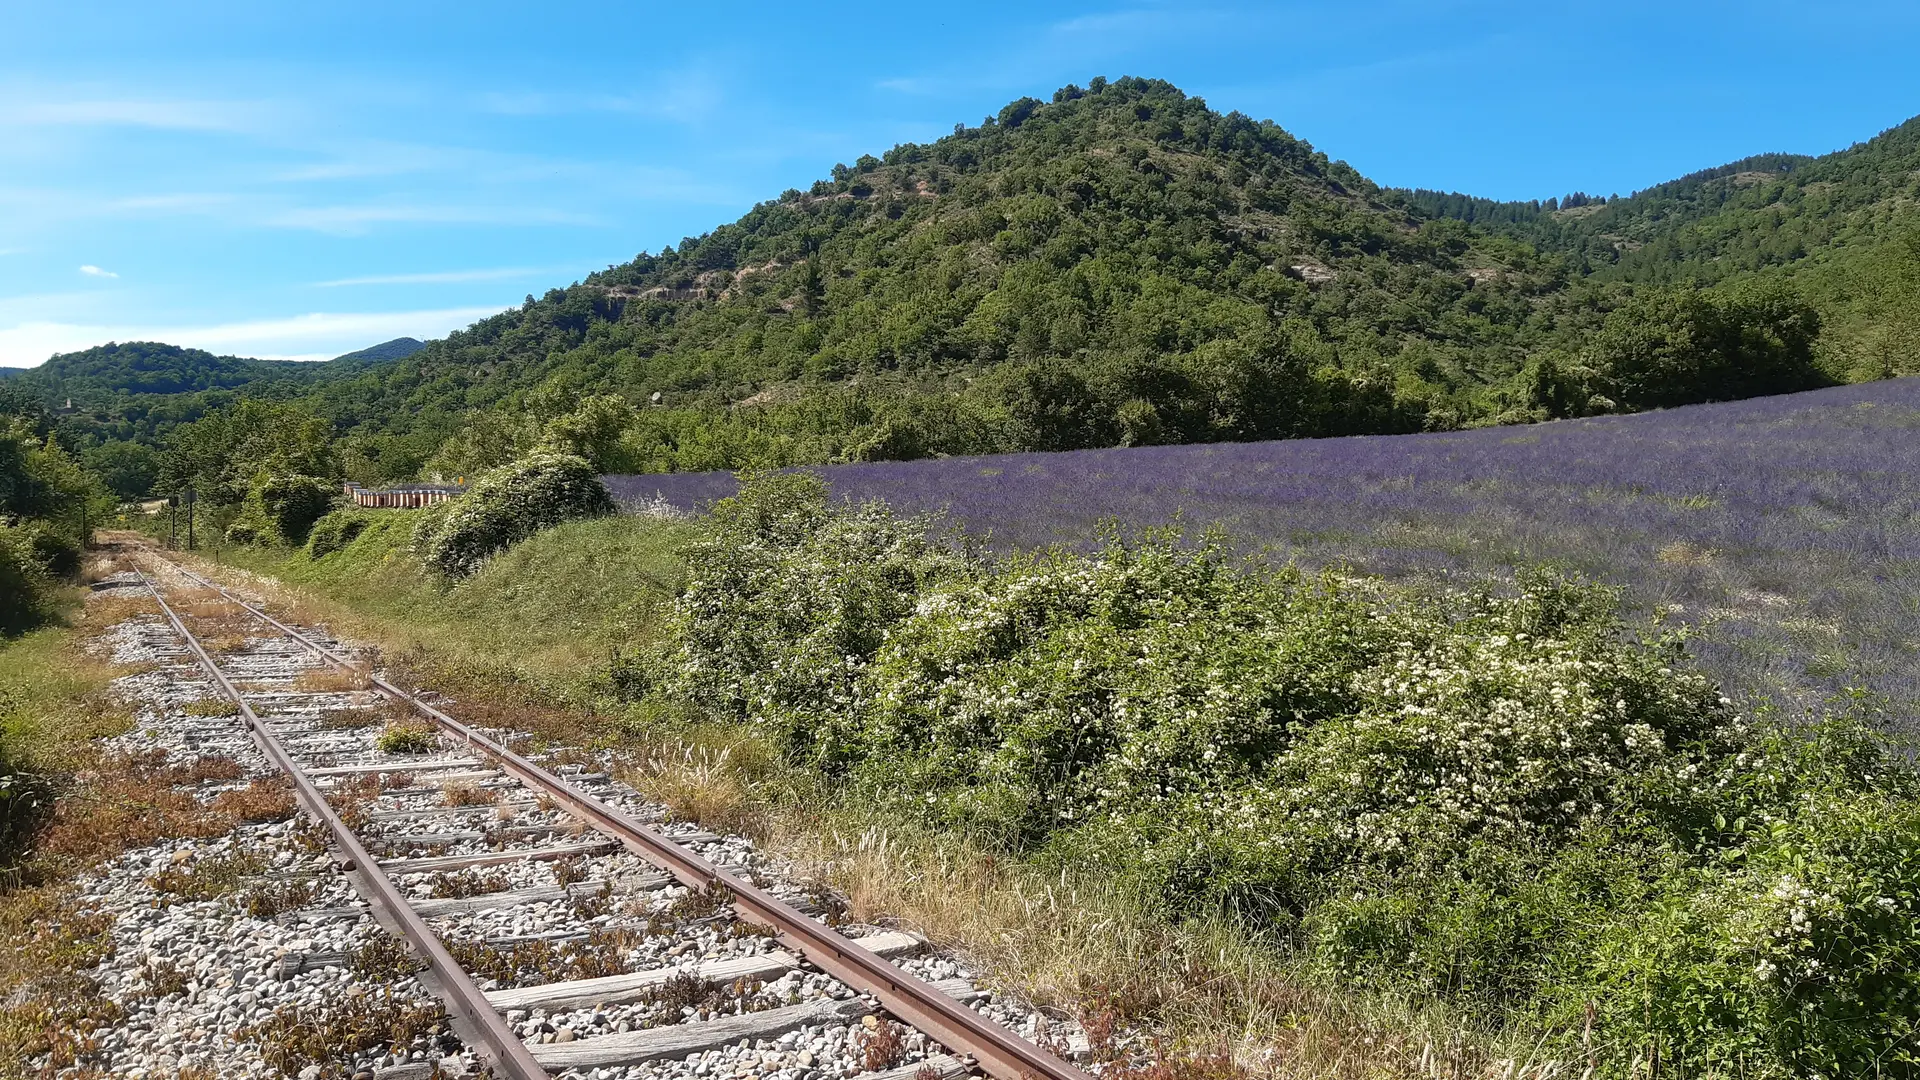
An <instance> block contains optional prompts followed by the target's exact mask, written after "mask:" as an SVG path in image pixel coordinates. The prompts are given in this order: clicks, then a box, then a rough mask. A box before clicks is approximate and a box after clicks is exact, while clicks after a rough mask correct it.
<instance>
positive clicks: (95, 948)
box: [0, 886, 125, 1076]
mask: <svg viewBox="0 0 1920 1080" xmlns="http://www.w3.org/2000/svg"><path fill="white" fill-rule="evenodd" d="M112 925H113V917H112V916H110V915H104V914H100V913H97V912H92V911H88V910H86V909H83V908H82V907H81V906H80V905H79V903H78V901H77V899H76V897H75V896H74V895H73V894H72V892H70V891H69V890H68V889H67V888H66V887H65V886H45V887H39V888H23V889H15V890H13V891H11V892H7V893H0V947H3V948H4V951H5V955H6V957H7V961H6V963H4V964H0V1075H4V1076H28V1075H37V1073H36V1072H35V1070H33V1069H30V1068H28V1064H27V1063H28V1062H29V1061H30V1060H31V1059H33V1058H35V1057H42V1056H44V1059H45V1062H46V1064H47V1066H48V1067H49V1068H50V1069H63V1068H67V1067H69V1066H72V1065H75V1064H76V1063H77V1062H78V1061H79V1060H80V1059H82V1058H84V1057H85V1056H87V1055H88V1054H89V1053H91V1052H92V1050H93V1049H94V1048H95V1047H96V1046H97V1045H98V1043H99V1039H100V1037H101V1036H102V1035H104V1034H106V1033H107V1032H108V1031H110V1030H111V1029H112V1028H113V1027H114V1026H115V1025H117V1024H119V1023H120V1022H121V1021H122V1020H124V1019H125V1012H124V1010H122V1009H121V1007H120V1006H119V1005H117V1004H115V1003H113V1002H112V1001H109V1000H107V999H106V998H105V997H104V996H103V995H102V994H101V993H100V987H99V984H98V982H97V981H96V980H95V979H94V977H93V976H92V974H91V972H92V970H93V969H94V968H95V967H97V966H98V965H99V964H100V962H101V961H103V960H106V959H107V958H109V957H111V956H112V955H113V935H112V934H110V933H108V931H109V929H110V928H111V927H112Z"/></svg>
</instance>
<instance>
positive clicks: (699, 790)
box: [220, 511, 1546, 1077]
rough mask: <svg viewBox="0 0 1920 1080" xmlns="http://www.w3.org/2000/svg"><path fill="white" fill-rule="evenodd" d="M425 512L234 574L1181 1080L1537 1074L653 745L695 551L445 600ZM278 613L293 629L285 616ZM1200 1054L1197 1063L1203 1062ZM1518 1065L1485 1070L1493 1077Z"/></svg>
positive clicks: (549, 556) (750, 766)
mask: <svg viewBox="0 0 1920 1080" xmlns="http://www.w3.org/2000/svg"><path fill="white" fill-rule="evenodd" d="M414 517H415V515H414V514H412V513H410V512H405V511H392V512H385V513H380V514H376V515H371V518H372V521H373V524H372V525H370V526H369V527H368V528H367V529H366V531H365V532H363V533H362V534H361V535H360V536H358V537H357V538H355V539H354V540H353V541H351V542H350V543H348V544H347V545H346V546H345V547H344V548H343V549H342V550H340V551H338V552H335V553H333V554H330V555H327V556H324V557H322V558H320V559H312V558H310V557H309V556H308V555H307V554H306V553H305V552H303V551H297V550H296V551H287V550H278V551H271V550H269V551H261V550H248V549H228V550H226V551H223V552H221V553H220V558H221V561H222V562H223V563H225V564H226V565H228V566H229V567H233V568H238V569H242V570H245V571H249V572H251V573H253V574H255V575H259V578H260V580H259V581H257V584H258V585H259V586H260V587H261V588H263V589H264V590H265V591H267V592H268V593H269V594H272V595H273V596H274V597H275V599H276V600H277V601H278V602H279V603H281V604H284V605H290V606H291V609H292V610H294V611H296V612H297V613H298V614H299V616H300V617H301V618H303V619H307V620H316V619H319V620H325V621H327V622H329V623H330V624H331V625H333V626H334V627H335V629H336V630H337V631H338V632H340V633H343V634H345V635H348V636H351V637H355V638H358V639H361V640H364V641H368V642H373V643H377V644H379V645H380V646H382V647H383V650H384V654H385V660H386V662H387V663H389V664H390V665H392V664H397V665H398V666H400V667H403V668H405V669H407V676H408V677H409V678H412V679H414V680H415V681H417V682H419V683H422V684H425V685H428V686H431V687H433V688H435V689H438V690H440V691H442V692H445V693H448V694H450V695H452V696H453V697H455V698H456V700H457V701H458V702H459V705H458V711H459V712H460V713H461V715H463V716H465V717H481V716H486V715H489V714H492V715H497V716H499V717H501V720H502V722H503V723H511V724H513V725H514V726H516V727H520V728H523V729H526V728H532V729H535V730H541V731H545V732H548V733H550V734H552V735H553V736H554V737H555V738H559V739H579V738H585V739H588V740H592V741H596V742H598V743H599V744H600V745H603V746H609V747H614V748H618V749H620V750H622V751H623V752H625V753H626V754H627V755H628V757H629V761H630V762H631V765H630V767H629V770H628V772H627V774H626V775H627V777H628V778H629V779H630V780H632V781H633V782H634V783H635V784H636V785H637V786H638V787H640V788H641V789H642V790H643V791H646V792H647V793H648V794H649V795H651V796H653V797H655V798H657V799H659V800H661V801H662V802H665V803H667V804H668V805H669V806H671V807H673V808H674V810H675V811H676V813H677V814H679V815H680V816H682V817H685V818H688V819H692V820H697V821H700V822H702V823H703V824H706V825H709V826H711V827H716V828H723V829H731V830H736V831H745V832H748V833H750V834H753V835H755V836H757V837H758V838H759V839H760V840H761V841H762V843H763V844H765V845H767V846H769V847H770V848H773V849H775V850H779V851H783V852H785V853H787V854H789V855H792V856H794V857H796V858H798V859H800V860H801V861H802V862H803V863H805V864H806V865H809V866H811V867H813V868H814V869H815V870H816V871H817V872H818V873H820V874H821V875H822V876H823V877H825V878H827V879H828V880H831V881H833V882H834V883H835V884H836V885H838V886H840V887H841V888H842V889H844V890H845V891H846V892H847V893H848V895H849V897H850V898H851V900H852V902H853V912H852V914H853V915H854V916H855V917H858V918H878V917H882V916H889V917H894V918H898V919H901V920H903V921H904V922H906V923H908V924H909V925H913V926H916V927H917V928H919V929H922V930H924V931H926V932H928V933H929V934H930V935H932V936H933V937H935V938H936V939H938V940H941V941H944V942H949V943H952V944H954V945H957V946H959V947H961V948H963V949H965V950H966V951H968V952H969V953H971V954H972V955H974V956H975V957H976V958H978V959H980V960H981V961H983V962H984V963H985V964H986V965H987V966H988V968H989V970H990V971H991V972H992V973H993V978H995V979H996V980H998V981H1000V982H1001V983H1002V984H1003V985H1011V986H1014V987H1017V988H1018V989H1020V990H1021V991H1023V992H1025V993H1027V994H1030V995H1032V996H1033V997H1035V998H1036V999H1037V1000H1039V1001H1041V1002H1044V1003H1048V1004H1053V1005H1057V1006H1060V1007H1062V1008H1064V1009H1066V1010H1068V1011H1070V1012H1074V1013H1077V1014H1078V1015H1080V1016H1082V1017H1083V1018H1085V1019H1086V1020H1088V1021H1089V1027H1090V1028H1091V1029H1093V1030H1094V1032H1095V1034H1096V1036H1097V1035H1098V1034H1099V1033H1100V1032H1101V1030H1103V1029H1104V1028H1105V1027H1107V1026H1110V1025H1112V1024H1114V1023H1115V1022H1117V1021H1126V1020H1141V1021H1146V1022H1147V1023H1148V1024H1149V1026H1150V1027H1151V1028H1152V1029H1153V1030H1155V1031H1156V1032H1158V1033H1159V1034H1161V1035H1164V1036H1166V1037H1168V1038H1169V1039H1170V1041H1171V1042H1172V1043H1173V1044H1174V1045H1177V1046H1178V1047H1180V1048H1181V1050H1182V1052H1183V1054H1184V1055H1186V1056H1185V1060H1187V1061H1188V1062H1189V1064H1188V1066H1186V1067H1188V1068H1197V1069H1199V1070H1200V1072H1201V1073H1209V1072H1214V1071H1219V1070H1226V1071H1228V1072H1231V1071H1232V1070H1233V1067H1232V1066H1229V1065H1227V1064H1226V1060H1227V1059H1224V1058H1221V1059H1214V1058H1210V1057H1209V1055H1211V1054H1213V1053H1215V1052H1216V1051H1219V1050H1229V1051H1231V1052H1233V1054H1234V1056H1236V1057H1238V1059H1239V1065H1240V1067H1251V1068H1253V1069H1255V1070H1257V1071H1259V1072H1262V1073H1266V1074H1271V1075H1279V1076H1301V1077H1304V1076H1315V1077H1323V1076H1336V1077H1346V1076H1352V1077H1360V1076H1412V1075H1420V1076H1452V1075H1459V1076H1468V1075H1482V1074H1485V1073H1487V1072H1489V1071H1500V1072H1502V1073H1503V1074H1504V1075H1515V1076H1517V1075H1528V1074H1529V1067H1530V1066H1531V1067H1535V1068H1537V1067H1538V1066H1541V1065H1544V1064H1546V1063H1545V1062H1542V1061H1530V1057H1529V1050H1530V1047H1529V1044H1528V1043H1527V1042H1526V1041H1525V1039H1524V1037H1522V1036H1505V1035H1501V1034H1499V1033H1493V1032H1489V1031H1487V1030H1485V1029H1484V1028H1479V1027H1477V1026H1476V1025H1472V1024H1469V1023H1466V1022H1464V1021H1463V1020H1461V1019H1460V1018H1459V1017H1457V1016H1455V1015H1453V1014H1451V1013H1450V1012H1449V1011H1448V1010H1446V1009H1445V1008H1444V1007H1441V1006H1424V1007H1414V1006H1411V1005H1406V1004H1404V1003H1402V1002H1396V1001H1382V1000H1379V999H1373V1000H1362V999H1359V998H1352V997H1349V996H1347V995H1344V994H1342V993H1340V992H1338V991H1337V990H1332V989H1327V988H1311V987H1305V986H1303V985H1301V983H1300V982H1299V981H1298V980H1297V979H1293V978H1290V977H1288V976H1287V975H1285V974H1283V973H1282V971H1281V965H1280V964H1279V963H1278V960H1277V957H1276V955H1275V954H1274V953H1273V952H1272V951H1271V945H1270V944H1265V943H1262V942H1261V941H1259V940H1257V939H1255V938H1253V937H1250V936H1248V935H1247V934H1246V933H1244V932H1243V931H1240V930H1237V929H1235V928H1233V927H1231V926H1229V925H1226V924H1224V923H1218V922H1210V921H1206V920H1195V921H1191V922H1187V923H1185V924H1182V925H1171V924H1169V923H1167V922H1166V921H1165V920H1164V919H1163V918H1161V917H1159V916H1157V915H1155V914H1153V913H1151V912H1149V911H1147V910H1145V909H1143V908H1142V907H1141V906H1140V905H1139V904H1138V903H1137V899H1136V898H1135V897H1133V896H1131V895H1128V894H1124V893H1123V892H1121V891H1120V890H1118V889H1116V888H1115V887H1114V886H1113V885H1112V884H1111V883H1110V882H1109V881H1107V880H1104V879H1103V878H1102V877H1099V876H1097V875H1088V876H1078V875H1075V874H1074V873H1072V872H1070V871H1068V872H1063V871H1062V870H1061V869H1060V868H1059V867H1058V866H1055V867H1051V868H1048V869H1045V870H1043V869H1040V868H1038V867H1036V866H1032V865H1028V864H1026V863H1023V862H1020V861H1017V860H1012V859H1008V858H1007V857H1006V855H1005V853H1004V852H996V851H994V850H992V849H991V848H990V847H989V846H988V845H986V844H981V843H976V842H974V841H973V840H970V839H969V838H967V837H965V836H964V835H960V834H957V833H953V832H945V831H941V830H937V829H933V828H928V827H926V826H924V825H917V824H913V823H903V822H902V821H900V820H899V819H898V817H897V816H895V815H892V814H890V813H885V812H881V811H878V810H874V809H868V808H866V807H863V806H860V805H849V803H848V801H847V800H844V799H834V798H832V797H831V793H828V792H824V791H821V790H819V788H818V786H817V785H818V784H819V781H818V779H817V778H815V777H814V776H813V775H811V774H809V773H806V772H803V771H799V770H793V769H789V768H786V767H785V766H783V765H781V764H780V763H779V761H778V757H777V754H776V753H775V752H774V749H773V746H772V743H771V741H770V740H768V739H767V738H766V737H765V735H764V734H763V733H761V732H760V731H758V730H757V729H753V728H743V727H740V726H730V727H726V728H721V727H718V726H700V725H695V726H689V725H686V724H679V725H661V724H658V723H647V722H645V720H644V719H643V718H641V717H639V716H636V715H635V714H633V713H632V712H631V711H630V707H629V706H626V705H622V704H620V703H618V702H617V701H615V700H614V698H613V696H612V695H610V694H609V693H608V692H607V691H608V688H607V687H606V686H605V685H604V684H603V682H602V680H603V679H604V678H605V673H606V671H607V669H608V661H609V659H610V658H611V657H612V656H613V655H614V654H615V653H616V651H625V652H632V651H634V650H635V649H636V647H637V646H639V645H642V644H644V643H646V642H649V641H654V640H657V639H658V637H659V635H660V634H661V633H662V632H663V627H662V622H663V617H664V616H665V614H666V611H667V607H668V603H669V601H670V600H671V599H672V597H673V595H674V593H675V592H676V590H677V588H678V587H679V585H680V583H681V581H682V577H683V574H684V570H685V567H684V564H683V562H682V560H681V558H680V557H679V554H678V552H679V550H680V548H681V547H682V545H684V544H685V543H686V542H687V541H688V540H689V539H691V538H692V537H693V536H694V534H695V531H694V529H693V528H692V527H691V526H689V525H687V524H684V523H676V522H670V521H658V520H650V519H643V518H633V517H621V518H609V519H599V520H593V521H576V522H572V523H568V524H565V525H561V526H559V527H557V528H554V529H551V530H548V531H546V532H544V533H541V534H539V535H538V536H536V537H534V538H533V539H531V540H528V541H527V542H525V543H523V544H521V545H519V546H517V547H515V548H514V549H512V550H511V551H509V552H508V553H506V554H505V555H503V556H501V557H499V558H497V559H494V560H492V561H491V562H489V563H488V564H487V565H486V566H485V567H484V568H483V569H481V570H480V571H479V572H478V573H477V574H475V575H474V576H473V577H472V578H470V579H468V580H467V581H465V582H463V583H462V584H460V585H458V586H449V585H447V584H445V583H444V582H442V581H440V580H438V579H436V578H434V577H432V576H430V575H428V574H426V573H425V572H423V571H422V570H420V569H419V568H418V566H417V564H416V563H415V562H414V561H413V560H412V559H411V558H410V557H409V554H408V551H407V547H408V543H409V535H410V532H411V526H412V520H413V518H414ZM282 610H286V609H285V608H283V609H282ZM1193 1055H1198V1056H1197V1058H1196V1057H1194V1056H1193ZM1502 1062H1505V1063H1510V1064H1496V1063H1502Z"/></svg>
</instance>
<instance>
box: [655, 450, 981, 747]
mask: <svg viewBox="0 0 1920 1080" xmlns="http://www.w3.org/2000/svg"><path fill="white" fill-rule="evenodd" d="M930 526H931V522H929V521H928V520H926V519H906V520H902V519H899V518H896V517H894V516H893V515H892V514H890V513H888V512H887V510H886V508H885V507H884V506H882V505H880V504H878V503H873V504H868V505H866V506H861V507H853V508H848V509H844V510H834V509H829V507H828V505H827V501H826V486H825V484H823V483H822V482H821V480H820V479H819V478H818V477H817V476H813V475H811V474H806V473H772V474H767V475H765V476H760V477H752V476H750V477H748V478H747V482H746V483H745V484H744V485H743V486H742V489H741V491H740V493H739V494H738V495H736V496H734V497H732V498H729V499H722V500H720V502H719V503H717V504H716V505H715V506H714V509H713V514H712V517H711V520H710V528H709V529H708V531H707V533H706V534H705V535H704V536H702V537H701V538H700V539H699V540H697V541H695V543H694V544H693V550H692V552H691V554H690V558H689V560H688V561H689V566H690V568H691V571H692V573H691V576H690V577H689V579H688V581H687V583H686V586H685V588H684V589H683V591H682V592H681V595H680V600H679V602H678V603H677V605H676V607H675V614H674V618H673V629H672V631H671V635H672V639H673V640H674V641H675V642H676V643H677V645H678V649H677V652H676V654H675V656H674V658H673V661H672V662H671V665H670V668H669V670H670V672H671V676H672V678H673V684H672V692H673V693H674V695H675V696H676V697H678V698H681V699H684V700H687V701H691V702H693V703H695V704H697V705H699V706H702V707H705V708H709V709H713V710H716V711H719V712H722V713H725V714H728V715H733V716H737V717H745V716H755V717H758V718H761V719H769V718H773V717H778V718H780V719H781V720H782V722H784V723H786V724H787V725H788V726H789V727H790V729H791V731H792V732H793V735H794V737H795V738H796V739H799V738H804V737H805V736H806V735H807V733H808V732H810V731H812V730H813V720H814V719H815V718H818V717H823V716H827V715H831V714H832V713H834V712H835V711H837V710H839V709H842V708H844V707H845V706H846V705H847V703H848V702H849V700H850V698H849V695H851V694H854V693H857V688H856V686H855V685H854V684H855V681H856V679H857V676H858V674H859V670H860V667H861V666H862V665H863V664H864V663H865V661H866V660H867V659H868V658H870V657H871V656H872V655H873V653H874V651H875V650H876V649H878V648H879V647H880V645H881V643H882V641H883V640H884V638H885V635H886V632H887V628H888V627H889V626H890V625H892V624H893V623H895V622H897V621H898V620H899V619H901V618H903V617H904V616H906V615H908V614H910V613H911V612H912V610H913V604H914V598H915V597H916V596H917V595H918V594H919V593H920V591H921V590H922V589H923V588H925V587H927V586H928V585H930V584H931V583H932V582H934V581H936V580H939V579H941V578H944V577H946V576H949V575H951V574H953V573H956V572H957V571H959V570H960V569H961V568H962V566H963V561H962V559H961V558H960V557H959V556H958V555H957V554H956V553H955V551H954V549H953V548H952V546H951V545H950V544H948V543H945V542H943V541H942V540H940V539H939V538H937V537H934V536H931V535H930Z"/></svg>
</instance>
